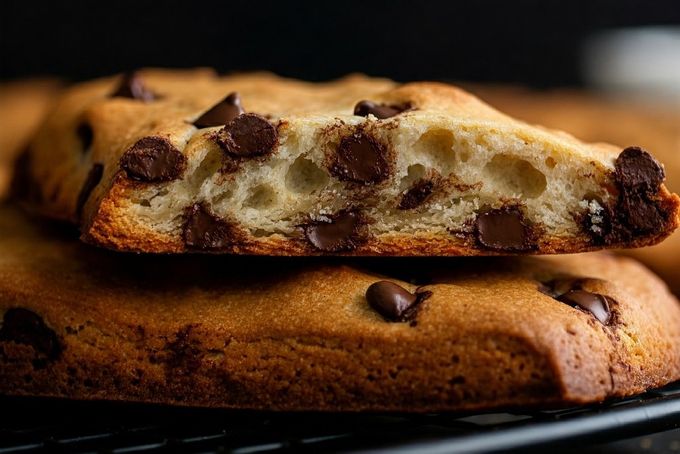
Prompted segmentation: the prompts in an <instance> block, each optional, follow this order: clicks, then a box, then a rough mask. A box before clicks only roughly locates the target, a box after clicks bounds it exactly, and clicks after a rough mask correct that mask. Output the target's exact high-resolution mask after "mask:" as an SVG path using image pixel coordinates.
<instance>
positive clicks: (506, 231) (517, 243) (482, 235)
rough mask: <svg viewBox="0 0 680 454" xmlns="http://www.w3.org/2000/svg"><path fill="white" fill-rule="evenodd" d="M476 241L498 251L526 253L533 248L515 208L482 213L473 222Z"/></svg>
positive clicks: (524, 224)
mask: <svg viewBox="0 0 680 454" xmlns="http://www.w3.org/2000/svg"><path fill="white" fill-rule="evenodd" d="M475 229H476V233H477V240H478V241H479V243H480V244H482V245H483V246H485V247H487V248H489V249H494V250H498V251H516V252H519V251H528V250H530V249H532V248H533V244H532V242H531V239H530V237H531V235H530V233H531V232H530V228H529V226H527V225H526V221H525V219H524V214H523V213H522V211H521V210H520V209H519V208H518V207H516V206H506V207H502V208H498V209H493V210H488V211H484V212H482V213H480V214H478V215H477V219H476V221H475Z"/></svg>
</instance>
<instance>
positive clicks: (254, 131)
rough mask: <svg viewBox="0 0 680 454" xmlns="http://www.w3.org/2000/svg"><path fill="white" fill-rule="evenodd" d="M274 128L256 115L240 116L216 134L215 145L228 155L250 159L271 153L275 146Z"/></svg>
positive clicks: (276, 135)
mask: <svg viewBox="0 0 680 454" xmlns="http://www.w3.org/2000/svg"><path fill="white" fill-rule="evenodd" d="M277 140H278V133H277V132H276V128H275V127H274V126H272V124H271V123H269V122H268V121H267V119H265V118H264V117H262V116H260V115H257V114H252V113H249V114H242V115H239V116H238V117H236V118H234V119H233V120H231V121H230V122H229V123H227V124H226V125H225V126H224V128H222V129H220V131H219V132H218V133H217V143H218V144H219V145H220V147H222V149H223V150H224V151H225V152H227V153H228V154H230V155H232V156H236V157H242V158H250V157H255V156H264V155H267V154H269V153H271V152H272V151H273V150H274V147H275V146H276V142H277Z"/></svg>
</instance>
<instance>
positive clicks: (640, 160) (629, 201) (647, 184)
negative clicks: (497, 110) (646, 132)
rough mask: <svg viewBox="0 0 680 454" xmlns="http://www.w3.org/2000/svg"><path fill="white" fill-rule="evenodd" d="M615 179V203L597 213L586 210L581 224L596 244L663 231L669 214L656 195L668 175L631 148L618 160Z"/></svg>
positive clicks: (603, 207) (650, 159)
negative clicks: (616, 192) (616, 193)
mask: <svg viewBox="0 0 680 454" xmlns="http://www.w3.org/2000/svg"><path fill="white" fill-rule="evenodd" d="M614 167H615V171H614V180H615V182H616V187H617V189H618V195H617V197H616V200H614V201H612V202H609V203H607V204H603V203H601V202H598V203H599V204H600V206H601V208H600V209H599V210H598V212H596V213H592V212H591V210H590V209H589V210H587V211H586V212H585V213H583V214H582V215H581V216H582V221H581V224H582V226H583V229H584V231H585V232H587V233H588V234H589V235H590V237H591V238H592V239H593V241H594V242H595V243H596V244H605V245H611V244H616V243H626V242H630V241H632V240H633V239H634V238H635V237H636V236H637V235H647V234H650V233H656V232H662V231H663V230H664V229H665V228H666V225H667V223H668V219H669V213H668V212H667V210H665V209H664V207H663V204H662V203H661V202H660V200H659V198H658V196H657V193H658V191H659V188H660V186H661V183H662V182H663V180H664V178H665V173H664V170H663V167H662V166H661V164H659V163H658V162H657V161H656V160H655V159H654V158H653V157H652V156H651V155H650V154H649V153H647V152H646V151H644V150H643V149H641V148H639V147H628V148H626V149H625V150H623V151H622V152H621V153H620V154H619V156H618V157H617V158H616V162H615V164H614Z"/></svg>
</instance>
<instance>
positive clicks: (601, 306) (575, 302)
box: [557, 290, 612, 325]
mask: <svg viewBox="0 0 680 454" xmlns="http://www.w3.org/2000/svg"><path fill="white" fill-rule="evenodd" d="M557 300H558V301H561V302H563V303H566V304H569V305H570V306H577V307H580V308H581V309H584V310H586V311H588V312H590V313H591V314H593V316H594V317H595V318H596V319H598V320H599V321H600V323H602V324H603V325H606V324H608V323H609V320H610V319H611V315H612V314H611V310H610V308H609V301H608V298H607V297H606V296H604V295H600V294H599V293H591V292H586V291H585V290H570V291H568V292H567V293H565V294H563V295H560V296H559V297H557Z"/></svg>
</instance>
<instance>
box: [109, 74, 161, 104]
mask: <svg viewBox="0 0 680 454" xmlns="http://www.w3.org/2000/svg"><path fill="white" fill-rule="evenodd" d="M111 96H112V97H121V98H132V99H138V100H140V101H145V102H149V101H153V100H154V99H155V98H156V96H155V95H154V93H153V92H152V91H151V90H149V89H147V88H146V86H145V85H144V81H143V80H142V78H141V77H140V75H139V74H138V73H136V72H130V73H126V74H124V75H123V76H122V78H121V80H120V84H119V85H118V87H117V88H116V90H114V92H113V93H111Z"/></svg>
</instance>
